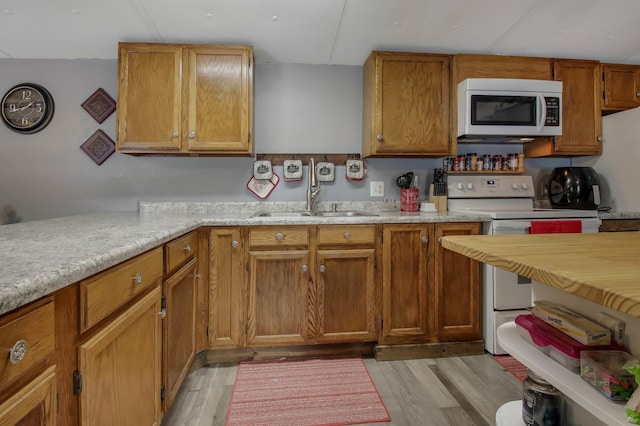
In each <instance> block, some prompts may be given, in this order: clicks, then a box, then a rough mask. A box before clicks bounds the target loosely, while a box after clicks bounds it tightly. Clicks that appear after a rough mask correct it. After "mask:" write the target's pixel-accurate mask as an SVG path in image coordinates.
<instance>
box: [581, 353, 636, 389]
mask: <svg viewBox="0 0 640 426" xmlns="http://www.w3.org/2000/svg"><path fill="white" fill-rule="evenodd" d="M631 358H632V357H631V355H629V354H628V353H626V352H623V351H593V350H591V351H583V352H582V353H581V354H580V375H581V376H582V378H583V379H585V380H586V381H587V382H589V383H591V384H592V385H593V386H594V387H595V388H596V389H598V390H599V391H600V392H602V394H603V395H604V396H606V397H607V398H609V399H611V400H614V401H626V400H627V399H629V397H630V396H631V394H632V393H633V391H634V389H635V388H636V387H637V384H636V381H635V379H634V377H633V374H631V373H629V372H628V371H627V370H624V369H623V368H622V367H623V366H624V364H625V363H626V362H627V361H629V360H630V359H631Z"/></svg>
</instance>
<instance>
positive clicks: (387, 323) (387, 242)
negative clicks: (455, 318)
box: [380, 224, 435, 344]
mask: <svg viewBox="0 0 640 426" xmlns="http://www.w3.org/2000/svg"><path fill="white" fill-rule="evenodd" d="M432 233H433V228H432V225H423V224H421V225H417V224H416V225H384V228H383V241H382V262H383V264H382V333H381V336H380V343H382V344H394V343H420V342H425V341H428V340H429V339H431V338H433V337H434V336H435V316H434V310H433V309H430V307H431V306H432V304H433V297H434V296H433V283H432V282H431V281H430V280H429V274H430V273H432V272H430V263H431V260H430V256H431V253H430V251H429V238H430V237H431V234H432Z"/></svg>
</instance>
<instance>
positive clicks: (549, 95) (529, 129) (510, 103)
mask: <svg viewBox="0 0 640 426" xmlns="http://www.w3.org/2000/svg"><path fill="white" fill-rule="evenodd" d="M561 134H562V82H561V81H551V80H524V79H510V78H468V79H466V80H463V81H461V82H460V83H458V139H459V140H460V141H461V142H473V141H483V142H487V141H489V142H526V141H528V140H531V139H530V138H535V137H541V136H557V135H561Z"/></svg>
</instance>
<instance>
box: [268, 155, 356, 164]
mask: <svg viewBox="0 0 640 426" xmlns="http://www.w3.org/2000/svg"><path fill="white" fill-rule="evenodd" d="M309 158H313V159H314V160H315V162H316V163H318V162H319V161H326V162H329V163H333V164H345V163H346V162H347V160H353V159H358V158H360V154H256V160H269V161H271V164H274V165H282V164H283V163H284V160H302V164H308V163H309Z"/></svg>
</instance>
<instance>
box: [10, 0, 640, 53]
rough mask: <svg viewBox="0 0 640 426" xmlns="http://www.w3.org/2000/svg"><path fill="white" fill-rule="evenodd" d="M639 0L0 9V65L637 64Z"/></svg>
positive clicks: (195, 2)
mask: <svg viewBox="0 0 640 426" xmlns="http://www.w3.org/2000/svg"><path fill="white" fill-rule="evenodd" d="M639 17H640V0H0V58H70V59H75V58H100V59H113V58H116V57H117V48H116V46H117V43H118V41H145V42H165V43H170V42H189V43H207V44H250V45H253V46H254V53H255V58H256V61H257V62H260V63H304V64H341V65H362V64H363V63H364V61H365V59H366V58H367V56H368V54H369V53H370V52H371V51H372V50H395V51H412V52H432V53H488V54H498V55H524V56H542V57H554V58H579V59H596V60H600V61H602V62H612V63H632V64H640V25H639V24H638V19H639Z"/></svg>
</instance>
